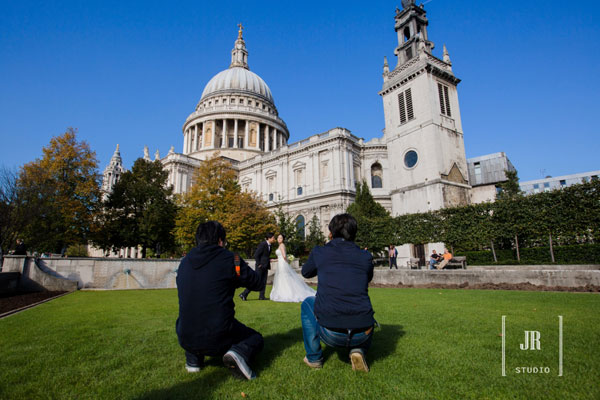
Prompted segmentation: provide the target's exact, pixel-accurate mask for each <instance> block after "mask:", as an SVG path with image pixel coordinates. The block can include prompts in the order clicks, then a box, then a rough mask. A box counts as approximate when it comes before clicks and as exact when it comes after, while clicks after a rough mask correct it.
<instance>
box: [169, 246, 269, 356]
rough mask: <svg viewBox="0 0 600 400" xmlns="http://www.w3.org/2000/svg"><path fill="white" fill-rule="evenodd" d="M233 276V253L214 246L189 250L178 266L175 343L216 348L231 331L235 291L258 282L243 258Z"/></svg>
mask: <svg viewBox="0 0 600 400" xmlns="http://www.w3.org/2000/svg"><path fill="white" fill-rule="evenodd" d="M240 264H241V265H240V276H239V277H238V276H236V273H235V264H234V259H233V253H232V252H231V251H229V250H226V249H224V248H222V247H220V246H217V245H200V246H198V247H195V248H193V249H192V250H191V251H190V252H189V253H188V254H187V255H186V256H185V258H184V259H183V260H181V263H180V264H179V269H178V271H177V294H178V296H179V318H178V319H177V323H176V331H177V336H178V337H179V343H180V344H181V346H182V347H183V348H185V349H190V350H193V349H210V348H215V347H218V343H219V338H220V337H222V336H223V335H224V334H226V333H227V332H228V331H229V329H230V328H231V324H232V322H233V320H234V315H235V310H234V308H235V305H234V303H233V295H234V292H235V289H236V288H239V287H247V288H249V289H251V290H258V289H260V285H261V281H260V278H259V276H258V274H256V273H255V272H254V271H253V270H252V269H251V268H250V267H249V266H248V264H246V262H245V261H244V260H243V259H240Z"/></svg>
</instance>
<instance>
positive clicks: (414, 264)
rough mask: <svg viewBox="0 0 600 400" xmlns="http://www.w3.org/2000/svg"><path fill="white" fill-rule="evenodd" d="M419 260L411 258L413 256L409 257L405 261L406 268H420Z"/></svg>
mask: <svg viewBox="0 0 600 400" xmlns="http://www.w3.org/2000/svg"><path fill="white" fill-rule="evenodd" d="M420 261H421V259H420V258H413V257H411V258H409V259H408V261H407V262H406V268H408V269H421V266H420V265H419V262H420Z"/></svg>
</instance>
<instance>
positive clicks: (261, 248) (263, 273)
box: [240, 232, 275, 301]
mask: <svg viewBox="0 0 600 400" xmlns="http://www.w3.org/2000/svg"><path fill="white" fill-rule="evenodd" d="M273 243H275V236H274V235H273V233H271V232H269V233H267V234H266V235H265V240H264V241H263V242H261V243H260V244H259V245H258V248H257V249H256V251H255V252H254V261H255V264H254V265H255V268H254V270H255V271H256V272H257V273H258V275H259V276H260V279H261V290H260V291H259V292H258V299H259V300H266V298H265V288H266V286H267V275H268V274H269V270H270V269H271V260H270V256H271V245H272V244H273ZM249 293H250V289H246V290H244V291H243V292H242V293H240V299H242V300H244V301H246V298H247V297H248V294H249Z"/></svg>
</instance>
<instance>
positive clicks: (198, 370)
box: [185, 363, 200, 372]
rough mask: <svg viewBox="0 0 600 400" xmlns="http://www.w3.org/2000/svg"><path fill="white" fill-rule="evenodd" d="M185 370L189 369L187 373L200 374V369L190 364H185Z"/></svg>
mask: <svg viewBox="0 0 600 400" xmlns="http://www.w3.org/2000/svg"><path fill="white" fill-rule="evenodd" d="M185 369H187V372H200V367H194V366H192V365H189V364H188V363H185Z"/></svg>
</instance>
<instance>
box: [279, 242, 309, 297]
mask: <svg viewBox="0 0 600 400" xmlns="http://www.w3.org/2000/svg"><path fill="white" fill-rule="evenodd" d="M283 240H284V237H283V235H281V234H280V235H279V236H277V242H278V243H279V248H278V249H277V250H275V254H277V269H276V270H275V277H274V278H273V289H272V290H271V294H270V296H269V298H270V299H271V300H273V301H280V302H291V303H298V302H301V301H303V300H304V299H305V298H307V297H309V296H314V295H315V294H316V291H315V290H314V289H313V288H311V287H310V286H308V285H307V284H306V283H305V282H304V279H303V278H302V276H300V275H298V274H297V273H296V272H295V271H294V270H293V269H292V267H290V264H288V262H287V254H286V252H285V244H283Z"/></svg>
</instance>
